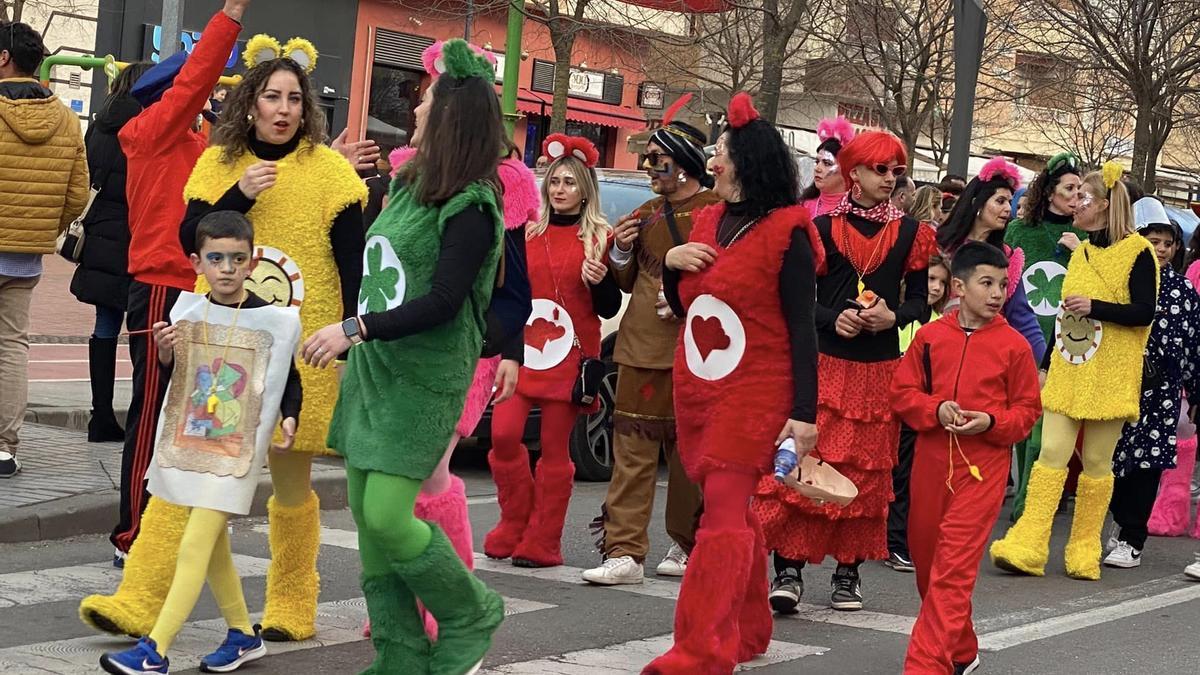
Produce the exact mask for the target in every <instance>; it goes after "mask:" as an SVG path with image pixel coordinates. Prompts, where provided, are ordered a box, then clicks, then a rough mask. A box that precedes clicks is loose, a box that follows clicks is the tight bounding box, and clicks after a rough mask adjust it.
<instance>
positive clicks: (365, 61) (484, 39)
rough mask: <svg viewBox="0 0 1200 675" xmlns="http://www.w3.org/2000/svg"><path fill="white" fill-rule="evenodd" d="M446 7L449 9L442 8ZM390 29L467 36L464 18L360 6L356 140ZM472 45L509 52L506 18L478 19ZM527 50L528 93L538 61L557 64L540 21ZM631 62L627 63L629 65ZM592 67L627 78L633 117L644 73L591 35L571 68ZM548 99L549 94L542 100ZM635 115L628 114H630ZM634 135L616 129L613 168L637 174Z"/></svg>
mask: <svg viewBox="0 0 1200 675" xmlns="http://www.w3.org/2000/svg"><path fill="white" fill-rule="evenodd" d="M443 7H444V5H443ZM414 15H415V16H416V18H417V19H418V20H419V21H420V22H421V23H420V25H417V23H416V22H415V21H413V20H411V19H410V18H411V17H413V16H414ZM374 27H379V28H386V29H388V30H394V31H398V32H401V33H409V34H412V35H425V36H428V37H431V38H434V39H437V40H448V39H451V38H460V37H462V33H463V20H462V16H458V17H451V16H449V13H448V12H446V11H445V10H439V11H438V12H436V13H435V15H434V16H420V15H419V14H417V13H414V12H410V11H409V10H408V9H406V8H403V7H399V6H397V5H396V4H394V3H391V2H387V0H360V2H359V3H358V25H357V30H356V34H355V39H354V65H353V66H352V69H351V81H350V118H349V121H348V125H349V127H350V133H351V137H352V138H353V137H356V136H358V135H359V134H360V133H361V130H362V128H363V127H364V126H365V124H366V115H367V105H366V101H367V85H368V82H367V80H368V77H369V76H370V72H371V63H372V61H373V50H374V34H373V31H372V28H374ZM472 28H473V30H472V34H471V42H473V43H475V44H477V45H484V44H486V43H489V42H490V43H491V45H492V49H493V50H495V51H498V52H503V51H504V49H505V40H504V37H505V32H506V18H505V16H504V14H495V13H492V14H481V15H477V16H476V17H475V21H474V24H473V26H472ZM521 42H522V46H523V48H524V49H525V51H527V52H528V53H529V58H528V59H526V60H524V61H522V62H521V75H520V78H519V83H520V86H522V87H525V88H528V87H529V84H530V80H531V79H532V77H533V60H534V59H535V58H536V59H544V60H548V61H553V60H554V49H553V47H552V46H551V44H550V32H549V30H548V29H547V28H546V26H545V25H544V24H542V23H539V22H537V21H533V20H530V19H526V21H525V30H524V34H523V36H522V40H521ZM630 60H631V59H625V60H624V62H629V61H630ZM585 62H586V63H587V65H588V68H589V69H592V70H605V71H607V70H611V69H612V68H617V69H618V70H619V71H620V72H621V74H622V75H623V76H624V77H625V91H624V97H623V98H622V101H621V104H622V106H628V108H629V109H631V110H632V111H638V108H637V90H638V85H639V84H640V83H641V82H642V80H643V79H644V76H643V75H642V74H641V73H637V72H631V71H628V70H626V69H625V68H623V67H622V62H623V61H622V58H621V55H620V54H617V53H614V50H613V47H612V46H611V45H609V44H606V43H602V42H601V41H599V40H593V39H591V38H590V37H589V36H588V35H586V34H581V35H580V36H579V37H578V38H577V39H576V41H575V50H574V57H573V58H572V63H573V64H575V65H578V64H580V63H585ZM539 95H540V96H542V97H545V98H549V96H550V95H549V94H539ZM631 110H625V112H626V114H628V113H629V112H631ZM634 133H637V130H634V129H616V130H615V134H614V135H615V137H616V143H615V148H614V150H613V157H614V161H613V166H615V167H616V168H622V169H633V168H636V165H637V156H636V155H632V154H630V153H628V152H626V151H625V148H626V141H627V140H628V138H629V136H630V135H631V134H634ZM513 140H514V141H515V142H516V144H517V146H518V147H521V148H524V147H525V123H524V122H523V121H522V122H518V123H517V126H516V131H515V134H514V139H513Z"/></svg>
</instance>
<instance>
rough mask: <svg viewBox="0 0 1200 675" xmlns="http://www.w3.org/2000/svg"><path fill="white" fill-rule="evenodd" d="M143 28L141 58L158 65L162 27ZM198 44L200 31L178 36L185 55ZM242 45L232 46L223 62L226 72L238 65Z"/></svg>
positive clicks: (189, 31)
mask: <svg viewBox="0 0 1200 675" xmlns="http://www.w3.org/2000/svg"><path fill="white" fill-rule="evenodd" d="M145 28H146V36H145V45H144V46H143V48H142V54H144V57H143V58H146V59H149V60H150V61H152V62H154V63H158V62H159V60H160V58H161V57H160V56H159V52H160V50H161V49H162V37H163V35H162V26H156V25H153V24H145ZM198 42H200V31H198V30H185V31H182V32H181V33H180V34H179V48H180V50H181V51H183V52H186V53H187V54H191V53H192V50H194V49H195V48H196V43H198ZM244 44H246V43H245V42H244V41H243V42H237V43H235V44H234V45H233V50H232V51H230V52H229V59H228V60H227V61H226V62H225V69H226V70H230V69H232V68H234V67H235V66H237V65H238V60H239V58H240V57H241V54H242V45H244Z"/></svg>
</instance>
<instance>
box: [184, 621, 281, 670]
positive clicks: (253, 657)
mask: <svg viewBox="0 0 1200 675" xmlns="http://www.w3.org/2000/svg"><path fill="white" fill-rule="evenodd" d="M266 655H267V646H266V645H265V644H263V639H262V626H258V625H256V626H254V635H246V634H245V633H243V632H242V631H240V630H237V629H236V628H230V629H229V634H228V635H227V636H226V637H225V642H224V643H222V644H221V646H220V647H218V648H217V651H215V652H213V653H211V654H209V655H208V656H206V657H204V658H203V659H201V660H200V670H201V671H202V672H205V673H232V672H233V671H235V670H237V669H238V668H241V667H242V664H244V663H250V662H251V661H257V660H258V659H261V658H262V657H264V656H266Z"/></svg>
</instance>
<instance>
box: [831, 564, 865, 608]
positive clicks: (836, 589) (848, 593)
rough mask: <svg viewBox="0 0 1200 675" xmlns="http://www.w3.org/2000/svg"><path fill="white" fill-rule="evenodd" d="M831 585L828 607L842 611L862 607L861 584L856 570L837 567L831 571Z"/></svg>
mask: <svg viewBox="0 0 1200 675" xmlns="http://www.w3.org/2000/svg"><path fill="white" fill-rule="evenodd" d="M832 586H833V592H832V593H831V594H830V596H829V606H830V607H832V608H834V609H836V610H839V611H842V612H856V611H858V610H860V609H862V607H863V599H862V584H861V583H859V580H858V570H856V569H854V568H852V567H838V569H837V571H836V572H834V573H833V581H832Z"/></svg>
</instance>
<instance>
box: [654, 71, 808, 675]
mask: <svg viewBox="0 0 1200 675" xmlns="http://www.w3.org/2000/svg"><path fill="white" fill-rule="evenodd" d="M728 119H729V126H730V128H729V130H728V131H726V132H725V133H724V134H723V135H722V136H721V138H720V139H719V140H718V141H717V146H716V154H715V155H714V156H713V158H712V159H711V160H710V162H709V170H710V171H711V173H712V174H713V176H714V177H715V178H716V186H715V188H714V189H715V190H716V192H717V194H718V195H719V196H720V197H721V199H723V200H724V201H722V202H718V203H717V204H715V205H713V206H710V207H708V208H705V209H704V210H702V211H698V212H696V214H695V215H694V216H693V222H694V227H693V229H692V235H691V240H690V241H689V242H688V243H687V244H684V245H682V246H678V247H676V248H674V249H671V251H670V252H668V253H667V256H666V266H665V270H664V273H663V282H664V288H665V293H666V296H667V301H668V302H669V303H670V305H671V307H672V309H673V310H674V312H675V313H676V314H677V315H679V316H686V317H687V319H686V322H685V324H684V330H683V332H682V334H681V336H680V340H679V347H678V348H677V349H676V351H675V369H674V380H675V413H676V419H677V422H676V424H677V434H678V438H679V453H680V458H681V459H682V461H683V465H684V468H685V469H686V470H687V473H688V476H689V477H690V478H691V479H692V480H694V481H696V482H697V483H698V484H699V485H700V486H701V489H702V490H703V492H704V515H703V516H702V517H701V519H700V529H699V532H698V533H697V535H696V546H695V548H694V549H693V550H692V555H691V559H690V560H689V561H688V567H687V572H686V573H685V575H684V577H683V586H682V588H680V592H679V602H678V604H677V605H676V607H675V645H674V646H673V647H672V648H671V650H670V651H669V652H667V653H666V654H664V655H663V656H660V657H658V658H657V659H655V660H654V661H653V662H651V663H650V665H648V666H646V668H645V670H643V671H642V672H643V673H644V674H646V673H660V674H664V675H668V674H680V675H682V674H684V673H686V674H687V675H727V674H728V673H732V672H733V670H734V668H735V667H737V664H738V663H739V662H743V661H749V660H750V659H753V658H754V657H755V656H757V655H759V654H762V653H764V652H765V651H766V650H767V644H768V643H769V642H770V641H771V609H770V606H769V605H768V604H767V583H766V555H765V554H766V550H765V549H764V540H763V535H762V530H761V528H760V527H759V524H758V519H757V518H755V516H754V513H753V512H752V511H751V510H750V497H751V495H752V494H753V493H754V486H755V484H756V483H757V482H758V479H759V478H760V477H764V476H767V474H769V473H770V470H771V466H772V458H773V457H774V454H775V448H776V447H777V446H778V445H779V444H780V443H781V442H783V441H784V440H785V439H792V440H793V441H794V442H795V444H796V447H797V451H798V454H800V455H804V454H807V452H808V451H809V450H811V449H812V448H813V447H814V446H815V445H816V441H817V428H816V426H815V425H814V422H815V421H816V417H817V411H816V398H817V397H816V393H817V377H816V376H817V372H816V371H817V348H816V331H815V330H814V323H813V321H814V319H813V310H814V308H815V303H816V297H815V287H816V275H817V274H818V273H819V271H820V270H821V268H822V266H823V265H824V257H825V255H824V249H823V247H822V245H821V240H820V237H819V235H818V234H817V232H816V229H815V228H814V227H813V225H812V221H811V220H810V219H809V217H808V212H807V210H806V209H805V208H804V207H803V206H800V205H798V204H797V194H798V192H799V191H798V190H797V183H798V179H797V175H796V166H795V163H794V162H793V161H792V157H791V151H790V150H789V149H788V148H787V146H786V145H785V144H784V142H783V139H782V138H781V137H780V135H779V132H778V131H777V130H776V129H775V127H773V126H772V125H771V124H770V123H768V122H766V121H765V120H761V119H759V118H758V112H757V111H755V110H754V106H753V104H752V103H751V102H750V97H749V96H748V95H746V94H744V93H743V94H738V95H736V96H734V98H733V100H732V101H731V102H730V106H729V115H728ZM768 480H770V479H769V478H768Z"/></svg>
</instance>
